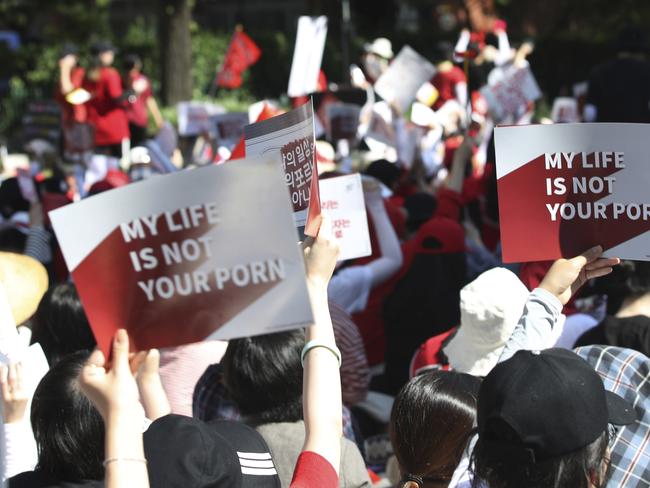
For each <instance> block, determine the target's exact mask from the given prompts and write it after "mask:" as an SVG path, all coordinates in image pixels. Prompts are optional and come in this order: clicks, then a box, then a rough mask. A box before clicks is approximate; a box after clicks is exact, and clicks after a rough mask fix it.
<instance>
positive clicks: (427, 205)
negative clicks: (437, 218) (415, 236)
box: [404, 192, 438, 232]
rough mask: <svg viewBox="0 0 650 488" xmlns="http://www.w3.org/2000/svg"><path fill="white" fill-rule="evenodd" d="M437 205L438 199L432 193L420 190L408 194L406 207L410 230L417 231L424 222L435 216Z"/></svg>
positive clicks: (407, 224)
mask: <svg viewBox="0 0 650 488" xmlns="http://www.w3.org/2000/svg"><path fill="white" fill-rule="evenodd" d="M437 207H438V200H437V199H436V197H434V196H433V195H432V194H431V193H426V192H419V193H414V194H413V195H409V196H407V197H406V198H405V199H404V209H406V213H407V214H408V217H407V219H406V228H407V230H408V232H417V230H418V229H419V228H420V227H421V226H422V224H424V223H425V222H426V221H427V220H429V219H430V218H431V217H433V214H434V212H435V211H436V208H437Z"/></svg>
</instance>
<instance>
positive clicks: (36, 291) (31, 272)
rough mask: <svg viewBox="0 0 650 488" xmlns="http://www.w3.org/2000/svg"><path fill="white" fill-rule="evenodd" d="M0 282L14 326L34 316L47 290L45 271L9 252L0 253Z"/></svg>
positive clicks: (28, 259)
mask: <svg viewBox="0 0 650 488" xmlns="http://www.w3.org/2000/svg"><path fill="white" fill-rule="evenodd" d="M0 282H1V283H2V285H3V286H4V289H5V293H6V295H7V301H8V302H9V306H10V307H11V312H12V314H13V316H14V320H15V321H16V325H20V324H22V323H23V322H25V321H26V320H27V319H29V318H30V317H31V316H32V315H34V312H36V308H37V307H38V304H39V303H40V301H41V298H43V295H44V294H45V292H46V291H47V288H48V277H47V271H46V270H45V268H44V267H43V265H42V264H41V263H39V262H38V261H36V260H35V259H34V258H30V257H29V256H24V255H22V254H14V253H10V252H0Z"/></svg>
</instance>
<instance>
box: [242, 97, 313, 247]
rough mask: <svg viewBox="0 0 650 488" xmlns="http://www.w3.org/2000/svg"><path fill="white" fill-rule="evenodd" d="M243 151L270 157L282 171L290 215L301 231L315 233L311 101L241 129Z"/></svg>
mask: <svg viewBox="0 0 650 488" xmlns="http://www.w3.org/2000/svg"><path fill="white" fill-rule="evenodd" d="M244 138H245V141H246V154H247V155H251V156H256V155H264V156H266V157H271V158H272V159H273V160H274V161H276V162H277V164H278V166H281V167H282V168H283V170H284V177H285V182H286V184H287V187H289V194H290V196H291V203H292V205H293V212H294V213H293V218H294V221H295V223H296V228H297V229H298V230H299V234H301V235H300V237H301V239H302V237H304V236H303V235H302V234H303V232H304V233H305V234H307V235H310V236H316V234H317V233H318V227H319V226H320V220H319V216H320V201H319V199H318V173H317V170H316V157H315V139H314V110H313V107H312V102H311V101H309V102H308V103H305V104H304V105H302V106H300V107H298V108H296V109H294V110H292V111H291V112H287V113H285V114H282V115H277V116H275V117H271V118H270V119H266V120H263V121H261V122H257V123H255V124H251V125H248V126H246V127H245V128H244Z"/></svg>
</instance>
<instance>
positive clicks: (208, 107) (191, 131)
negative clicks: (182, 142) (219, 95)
mask: <svg viewBox="0 0 650 488" xmlns="http://www.w3.org/2000/svg"><path fill="white" fill-rule="evenodd" d="M176 112H177V115H178V134H179V135H181V136H198V135H199V134H201V133H202V132H207V131H210V128H211V127H210V125H211V124H210V117H211V116H213V115H218V114H223V113H226V109H224V108H223V107H222V106H220V105H216V104H214V103H209V102H179V103H178V104H177V105H176Z"/></svg>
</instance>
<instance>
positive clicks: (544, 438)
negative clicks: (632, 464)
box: [472, 349, 635, 488]
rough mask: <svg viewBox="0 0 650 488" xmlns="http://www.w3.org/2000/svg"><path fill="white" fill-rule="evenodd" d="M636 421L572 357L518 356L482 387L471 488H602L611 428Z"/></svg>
mask: <svg viewBox="0 0 650 488" xmlns="http://www.w3.org/2000/svg"><path fill="white" fill-rule="evenodd" d="M634 420H635V414H634V410H633V409H632V406H631V405H630V404H628V403H627V402H626V401H625V400H623V399H622V398H621V397H619V396H617V395H615V394H613V393H610V392H607V391H605V387H604V385H603V382H602V380H601V379H600V377H599V376H598V374H597V373H596V372H595V371H594V370H593V369H592V368H591V366H590V365H589V363H587V362H586V361H585V360H583V359H582V358H580V357H579V356H578V355H576V354H575V353H573V352H571V351H567V350H565V349H547V350H544V351H541V352H540V351H523V350H522V351H519V352H517V353H516V354H515V355H514V356H513V357H512V358H510V359H508V360H507V361H504V362H502V363H500V364H498V365H497V366H496V367H495V368H494V369H493V370H492V371H491V372H490V374H489V375H488V376H487V377H486V378H485V379H484V380H483V383H482V384H481V388H480V390H479V396H478V405H477V424H478V434H479V437H478V440H477V442H476V445H475V447H474V450H473V452H472V458H473V459H472V461H473V463H472V464H473V468H472V469H473V471H474V483H475V485H476V486H479V485H480V483H485V484H486V485H487V486H488V487H489V488H515V487H517V488H519V487H521V486H526V487H530V488H536V487H539V488H541V487H547V486H554V487H558V488H564V487H566V488H582V487H584V488H590V487H603V486H605V484H606V481H607V472H608V464H609V459H608V456H609V451H608V442H609V424H615V425H622V424H629V423H632V422H634ZM481 486H482V485H481Z"/></svg>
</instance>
